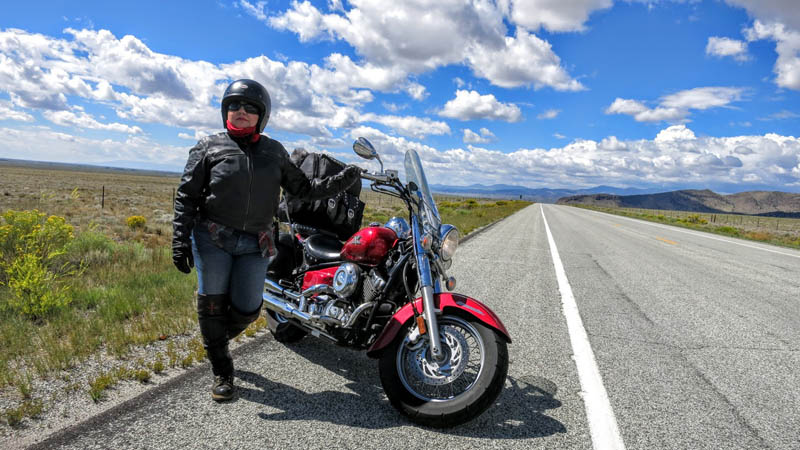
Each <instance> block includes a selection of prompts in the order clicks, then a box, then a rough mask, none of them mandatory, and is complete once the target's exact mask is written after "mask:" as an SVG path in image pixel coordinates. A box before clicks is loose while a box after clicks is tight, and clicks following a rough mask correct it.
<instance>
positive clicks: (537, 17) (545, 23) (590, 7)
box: [509, 0, 612, 31]
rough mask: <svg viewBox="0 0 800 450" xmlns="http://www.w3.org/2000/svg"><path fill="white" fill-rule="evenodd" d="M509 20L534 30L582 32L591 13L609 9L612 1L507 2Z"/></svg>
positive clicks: (527, 0)
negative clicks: (508, 5)
mask: <svg viewBox="0 0 800 450" xmlns="http://www.w3.org/2000/svg"><path fill="white" fill-rule="evenodd" d="M509 3H510V7H511V20H513V21H514V22H515V23H516V24H517V25H521V26H523V27H525V28H528V29H531V30H536V29H538V28H539V27H543V28H547V29H548V30H550V31H583V30H585V26H584V23H585V22H586V21H587V20H588V18H589V14H590V13H591V12H592V11H596V10H599V9H605V8H610V7H611V5H612V0H570V1H558V0H514V1H511V2H509Z"/></svg>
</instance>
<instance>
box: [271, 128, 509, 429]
mask: <svg viewBox="0 0 800 450" xmlns="http://www.w3.org/2000/svg"><path fill="white" fill-rule="evenodd" d="M353 149H354V151H355V152H356V154H358V155H359V156H360V157H362V158H364V159H368V160H372V159H377V160H378V162H379V163H380V172H374V173H369V172H363V173H362V175H361V177H362V178H363V179H366V180H369V181H370V182H371V184H370V187H371V189H372V190H373V191H375V192H379V193H382V194H385V195H390V196H393V197H396V198H399V199H401V200H402V201H403V202H404V203H405V205H406V207H407V209H408V220H406V219H404V218H402V217H393V218H391V219H390V220H389V221H388V222H387V223H386V224H384V225H382V226H381V225H379V224H375V223H373V224H370V226H368V227H365V228H362V229H361V230H359V231H358V232H356V233H355V234H354V235H353V236H352V237H350V238H349V239H348V240H347V241H346V242H345V243H344V244H342V242H341V241H339V240H338V239H337V238H335V237H333V236H331V235H329V234H326V233H325V232H324V231H323V230H317V229H314V228H313V227H308V226H303V225H299V224H292V225H291V230H292V233H291V234H289V241H290V242H291V244H290V245H291V246H293V247H294V248H292V249H290V250H289V251H297V253H298V254H300V253H301V256H299V257H298V258H297V259H298V263H297V266H296V267H292V268H290V269H291V270H283V271H280V273H279V272H276V271H270V272H268V276H267V278H266V280H265V289H264V296H263V297H264V305H265V306H266V309H267V323H268V327H269V330H270V332H271V333H272V335H273V336H274V338H275V339H276V340H277V341H279V342H282V343H286V344H288V343H292V342H296V341H298V340H300V339H302V338H303V337H304V336H306V335H307V334H311V335H313V336H315V337H321V338H325V339H327V340H330V341H332V342H334V343H336V344H338V345H341V346H346V347H351V348H355V349H366V351H367V356H369V357H371V358H375V359H378V372H379V376H380V380H381V384H382V385H383V389H384V391H385V392H386V395H387V397H388V398H389V401H390V403H391V404H392V405H393V406H394V407H395V408H396V409H398V410H399V411H400V412H401V413H403V414H404V415H406V416H407V417H408V418H409V419H410V420H411V421H413V422H415V423H418V424H422V425H426V426H432V427H442V428H443V427H452V426H456V425H459V424H462V423H465V422H467V421H469V420H472V419H474V418H475V417H477V416H479V415H480V414H482V413H483V412H484V411H485V410H486V409H487V408H489V406H491V405H492V403H493V402H494V401H495V400H496V399H497V397H498V396H499V395H500V392H501V390H502V389H503V386H504V384H505V379H506V375H507V373H508V347H507V345H508V344H510V343H511V337H510V335H509V333H508V331H507V330H506V328H505V326H504V325H503V323H502V322H501V321H500V318H498V317H497V315H496V314H495V313H494V312H493V311H492V310H491V309H489V308H488V307H487V306H486V305H484V304H482V303H481V302H479V301H478V300H475V299H473V298H470V297H468V296H465V295H460V294H455V293H451V292H445V291H443V290H442V285H444V287H445V288H446V289H447V290H448V291H452V290H453V289H454V288H455V284H456V280H455V278H453V277H451V276H448V275H447V269H449V268H450V266H451V264H452V258H453V255H454V253H455V251H456V248H457V247H458V241H459V237H460V236H459V231H458V229H456V227H454V226H452V225H447V224H442V223H441V217H440V215H439V212H438V210H437V207H436V203H435V202H434V199H433V196H432V194H431V191H430V188H429V186H428V182H427V179H426V178H425V173H424V172H423V169H422V163H421V161H420V158H419V155H418V154H417V152H416V151H414V150H413V149H412V150H408V151H407V152H406V154H405V172H406V178H407V182H406V183H405V184H403V183H402V182H401V181H400V180H399V176H398V172H397V171H396V170H385V171H384V169H383V162H382V161H381V160H380V156H379V155H378V152H377V151H376V150H375V148H374V147H373V146H372V144H371V143H370V142H369V141H368V140H366V139H364V138H358V140H356V142H355V143H354V144H353ZM284 237H285V236H281V238H282V239H280V241H285V239H283V238H284ZM283 251H286V249H285V248H284V250H283ZM417 293H420V295H417Z"/></svg>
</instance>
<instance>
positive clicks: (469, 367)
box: [396, 316, 485, 402]
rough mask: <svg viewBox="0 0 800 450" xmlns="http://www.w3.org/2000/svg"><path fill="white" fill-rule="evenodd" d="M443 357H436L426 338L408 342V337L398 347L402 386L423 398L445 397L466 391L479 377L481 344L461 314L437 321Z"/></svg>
mask: <svg viewBox="0 0 800 450" xmlns="http://www.w3.org/2000/svg"><path fill="white" fill-rule="evenodd" d="M439 336H440V338H441V342H442V350H444V357H443V359H442V360H441V361H437V360H436V358H434V357H433V355H431V353H430V346H429V345H428V340H427V339H419V341H418V342H417V343H416V345H411V343H410V342H408V339H405V340H404V341H403V345H400V346H399V348H398V349H397V362H396V364H397V369H398V375H399V377H400V381H401V383H403V386H404V387H405V388H406V389H408V391H409V392H410V393H411V394H412V395H414V396H415V397H417V398H419V399H420V400H424V401H433V402H436V401H448V400H452V399H453V398H455V397H457V396H459V395H461V394H463V393H465V392H467V391H469V390H470V389H472V388H473V387H474V386H475V381H477V380H478V377H480V373H481V369H482V368H483V362H484V352H485V350H484V345H483V339H482V338H481V335H480V333H478V330H476V329H475V327H473V326H472V325H470V324H469V323H467V322H466V321H464V320H463V319H461V318H458V317H454V316H450V317H447V318H443V319H442V321H441V322H440V323H439Z"/></svg>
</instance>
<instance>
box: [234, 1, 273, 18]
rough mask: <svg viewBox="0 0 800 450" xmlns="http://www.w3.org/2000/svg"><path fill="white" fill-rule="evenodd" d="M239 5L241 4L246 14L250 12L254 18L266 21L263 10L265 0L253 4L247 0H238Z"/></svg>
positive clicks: (265, 3)
mask: <svg viewBox="0 0 800 450" xmlns="http://www.w3.org/2000/svg"><path fill="white" fill-rule="evenodd" d="M239 6H241V7H242V9H244V11H245V12H246V13H247V14H250V15H251V16H253V17H255V18H256V19H258V20H260V21H262V22H266V21H267V13H266V12H265V11H264V9H265V8H266V6H267V2H265V1H261V2H258V3H256V4H255V5H254V4H252V3H250V2H248V1H247V0H239Z"/></svg>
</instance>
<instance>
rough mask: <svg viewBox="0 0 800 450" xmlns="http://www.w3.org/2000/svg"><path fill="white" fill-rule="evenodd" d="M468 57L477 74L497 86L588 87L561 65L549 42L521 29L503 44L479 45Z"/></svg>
mask: <svg viewBox="0 0 800 450" xmlns="http://www.w3.org/2000/svg"><path fill="white" fill-rule="evenodd" d="M467 59H468V60H469V65H470V67H471V68H472V71H473V72H475V74H476V75H478V76H481V77H483V78H486V79H487V80H489V81H491V83H492V84H494V85H496V86H500V87H505V88H512V87H519V86H528V85H532V86H533V87H534V88H536V89H540V88H542V87H544V86H549V87H552V88H553V89H556V90H558V91H580V90H583V89H585V87H584V86H583V85H582V84H581V83H580V82H578V81H576V80H574V79H572V78H571V77H570V76H569V74H568V73H567V71H566V70H564V68H563V67H561V59H560V58H559V57H558V55H556V54H555V53H554V52H553V49H552V47H551V45H550V43H549V42H547V41H544V40H542V39H540V38H539V37H537V36H536V35H534V34H532V33H528V32H525V31H522V30H520V29H517V35H516V36H515V37H510V36H507V37H506V38H505V46H504V47H502V48H499V49H498V48H493V47H490V46H481V47H476V48H475V50H474V51H473V52H472V53H470V54H469V55H467Z"/></svg>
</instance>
